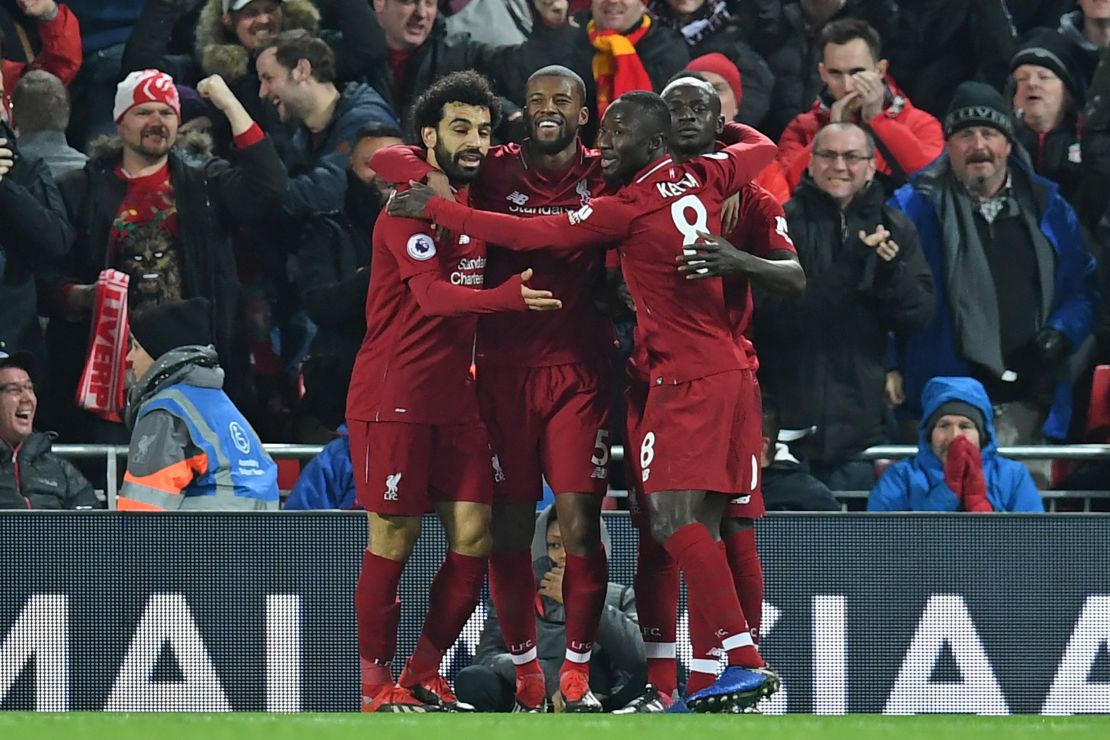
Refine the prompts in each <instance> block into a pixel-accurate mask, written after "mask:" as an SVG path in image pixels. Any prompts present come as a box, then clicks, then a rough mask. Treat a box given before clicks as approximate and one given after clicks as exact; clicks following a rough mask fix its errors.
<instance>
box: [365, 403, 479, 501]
mask: <svg viewBox="0 0 1110 740" xmlns="http://www.w3.org/2000/svg"><path fill="white" fill-rule="evenodd" d="M347 430H348V432H349V433H350V443H351V463H352V465H353V466H354V479H355V492H356V493H357V498H358V504H359V506H361V507H362V508H363V509H365V510H366V511H372V512H374V513H375V514H386V515H393V516H421V515H422V514H426V513H428V512H430V511H432V507H433V505H434V504H437V503H440V502H445V501H472V502H474V503H479V504H487V505H488V504H491V503H492V502H493V470H492V467H491V464H490V460H491V458H492V453H491V451H490V446H489V437H488V436H487V434H486V429H485V427H484V426H483V425H482V424H481V422H474V423H471V424H445V425H431V424H404V423H401V422H394V421H356V420H348V421H347Z"/></svg>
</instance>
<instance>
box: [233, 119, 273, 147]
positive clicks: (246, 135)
mask: <svg viewBox="0 0 1110 740" xmlns="http://www.w3.org/2000/svg"><path fill="white" fill-rule="evenodd" d="M264 138H266V134H264V133H262V129H261V128H259V126H258V124H257V123H252V124H251V127H250V128H249V129H247V130H246V131H244V132H243V133H241V134H236V136H235V148H236V149H246V148H247V147H249V146H254V145H255V144H257V143H258V142H260V141H262V140H263V139H264Z"/></svg>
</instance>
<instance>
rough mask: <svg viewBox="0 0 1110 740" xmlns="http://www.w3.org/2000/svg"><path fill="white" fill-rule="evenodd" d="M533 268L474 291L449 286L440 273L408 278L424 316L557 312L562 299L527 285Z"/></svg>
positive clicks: (410, 288)
mask: <svg viewBox="0 0 1110 740" xmlns="http://www.w3.org/2000/svg"><path fill="white" fill-rule="evenodd" d="M531 277H532V270H531V269H528V270H525V271H524V272H522V273H521V274H519V275H514V276H513V277H511V278H509V279H508V280H506V281H505V282H504V283H502V284H501V285H498V286H497V287H496V288H491V289H489V290H475V289H474V288H466V287H463V286H461V285H452V284H451V283H449V282H448V281H446V280H444V279H443V277H442V276H441V275H438V274H436V273H434V272H424V273H421V274H419V275H415V276H414V277H412V278H410V279H409V282H408V285H409V290H411V291H412V294H413V297H414V298H416V302H417V303H418V304H419V305H420V310H421V311H423V312H424V314H425V315H427V316H464V315H466V314H485V313H507V312H510V311H558V310H559V309H560V308H562V307H563V302H562V301H560V300H559V299H558V298H555V297H554V296H553V295H552V294H551V291H548V290H536V289H534V288H530V287H529V286H528V284H527V283H528V280H530V279H531Z"/></svg>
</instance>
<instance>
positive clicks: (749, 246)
mask: <svg viewBox="0 0 1110 740" xmlns="http://www.w3.org/2000/svg"><path fill="white" fill-rule="evenodd" d="M663 99H664V101H666V103H667V106H668V108H669V109H670V113H671V124H672V127H673V131H672V136H671V153H672V156H673V157H674V158H675V159H676V160H678V161H686V160H688V159H690V158H691V157H696V156H698V155H699V154H703V153H705V152H709V151H713V150H714V148H715V147H716V145H717V142H716V137H717V135H718V134H719V132H720V130H721V118H720V101H719V99H718V98H717V97H716V95H715V94H714V93H713V91H712V90H710V89H707V88H706V87H705V86H704V85H702V84H700V81H698V80H696V79H690V78H684V77H682V76H681V75H678V76H676V79H674V80H673V81H672V82H671V83H670V84H668V85H667V87H666V88H665V89H664V90H663ZM727 236H728V238H727V239H724V238H722V237H719V236H712V235H709V234H704V235H702V236H701V238H700V239H699V240H698V243H696V244H695V245H694V247H693V249H687V250H686V252H687V254H684V255H683V257H682V258H681V260H682V264H681V265H680V266H679V268H678V269H679V270H680V271H682V272H683V273H684V274H685V275H686V277H687V279H691V280H708V279H712V278H715V277H722V278H724V288H725V302H726V304H727V306H728V308H729V313H730V319H731V321H732V327H733V336H734V338H735V341H736V343H737V344H738V346H740V347H741V348H742V349H743V350H744V352H745V354H746V356H747V357H748V358H749V360H750V363H751V364H750V371H749V372H744V373H740V374H737V375H738V381H739V388H738V392H739V394H740V396H741V399H742V401H741V403H742V406H743V408H744V410H745V411H744V414H743V418H742V426H741V431H740V433H739V434H738V435H737V437H736V438H735V439H733V440H732V443H733V445H734V447H735V450H736V452H737V453H738V454H737V457H738V459H740V460H741V461H744V460H748V461H751V463H752V464H751V465H750V466H749V469H748V471H747V474H746V481H747V483H748V487H747V490H746V491H745V492H744V493H743V494H742V495H741V496H738V497H736V498H734V499H733V500H732V502H730V504H729V507H728V510H727V511H726V512H725V519H724V521H722V522H720V524H719V527H717V529H716V530H714V531H718V530H719V531H720V534H721V539H722V540H723V541H724V543H725V544H726V548H725V550H726V554H727V556H728V561H729V569H730V571H731V573H732V578H733V582H734V583H735V585H736V591H737V595H738V597H739V599H740V604H741V607H742V610H743V612H744V616H745V618H746V619H747V621H748V623H749V627H750V628H751V635H752V638H753V641H755V642H757V643H758V634H759V633H758V630H759V623H760V619H761V611H762V599H763V579H762V569H761V565H760V561H759V555H758V552H757V551H756V549H755V536H754V529H753V527H752V520H753V519H755V518H758V517H759V516H761V515H762V513H763V501H762V496H761V493H760V490H759V466H758V462H757V461H758V459H759V458H758V456H759V454H760V452H761V436H762V430H761V416H762V414H761V403H760V392H759V385H758V383H756V381H755V376H754V372H755V370H756V369H757V365H758V360H757V358H756V355H755V350H754V348H753V347H752V344H751V342H750V341H749V340H748V338H747V336H745V335H746V333H747V332H748V330H749V328H750V323H751V316H752V296H751V285H752V284H757V285H760V286H761V287H763V288H765V289H768V290H771V291H775V292H784V293H797V292H800V291H801V290H802V289H803V288H804V285H805V276H804V274H803V273H802V270H801V265H800V264H799V263H798V259H797V255H796V253H795V250H794V246H793V244H792V242H791V241H790V237H789V234H788V232H787V228H786V220H785V218H784V217H783V209H782V206H780V205H779V204H778V202H777V201H776V200H775V198H774V197H773V196H772V195H771V194H770V193H769V192H767V191H766V190H764V189H763V188H761V187H759V186H758V185H756V184H755V183H748V184H747V185H745V186H744V187H743V188H741V190H740V192H739V193H738V217H737V219H736V226H735V227H734V228H732V230H731V233H729V234H728V235H727ZM734 244H735V245H736V246H733V245H734ZM741 250H743V251H741ZM643 364H644V361H643V358H642V355H637V356H634V357H633V358H632V360H630V361H629V373H628V374H629V391H628V419H627V425H628V430H629V433H628V439H629V440H630V442H631V443H632V449H633V450H635V449H636V447H637V444H638V443H637V441H636V440H639V439H640V438H641V437H642V436H643V433H642V431H638V430H640V429H641V427H640V418H641V415H642V410H643V403H644V402H645V401H646V389H647V383H646V381H647V379H646V377H645V376H644V374H643V373H642V372H641V371H640V370H639V368H640V367H642V366H643ZM639 446H640V447H641V450H640V452H641V454H640V455H637V454H631V455H628V456H627V457H626V459H625V460H626V462H625V464H626V466H627V467H628V468H629V470H630V472H629V476H628V477H629V480H630V483H629V488H630V492H629V494H630V495H629V505H630V508H631V509H632V511H633V521H634V523H635V524H636V526H637V528H638V530H639V547H638V551H637V563H636V578H635V585H636V587H637V592H638V593H640V594H641V595H640V596H639V597H638V598H637V611H638V613H639V616H640V629H641V632H642V633H643V636H644V647H645V651H646V653H647V656H648V681H649V686H648V687H647V690H646V691H645V692H644V694H643V695H642V696H640V697H637V698H636V699H635V700H633V701H632V702H631V703H630V704H629V705H628V706H627V707H625V708H624V709H622V710H620V712H621V713H631V712H661V711H664V710H665V709H666V708H667V707H669V706H670V705H671V704H672V703H673V701H674V699H673V697H674V695H675V690H676V687H677V675H676V661H675V655H676V645H675V640H676V632H677V615H676V606H677V604H678V595H679V578H678V569H677V567H676V564H675V563H674V561H673V559H672V558H671V557H670V555H668V553H667V551H666V549H665V548H663V547H661V546H659V545H658V544H657V543H656V542H655V541H654V540H653V539H652V537H651V533H650V521H649V516H648V511H647V508H646V502H644V504H645V505H642V506H641V505H640V499H641V497H640V496H639V495H638V491H637V488H638V486H639V483H638V481H639V479H640V477H641V475H640V470H639V467H638V466H639V464H640V462H641V461H642V459H645V458H646V457H647V455H646V454H644V453H646V452H647V450H646V449H642V448H643V444H642V443H639ZM653 446H654V445H653ZM702 521H703V523H705V524H706V525H707V526H710V527H711V528H712V527H714V526H715V525H717V522H716V521H715V520H713V521H706V520H705V519H703V520H702ZM690 637H691V642H692V643H693V648H694V660H693V661H691V664H690V668H691V671H690V677H689V679H688V680H687V684H686V691H687V693H688V694H696V693H697V692H698V691H700V690H702V689H704V688H706V687H707V686H709V685H711V684H712V683H713V680H714V679H715V678H716V675H717V667H718V661H717V658H716V657H715V656H716V652H715V651H716V650H717V649H719V648H720V644H719V641H718V639H717V637H716V635H714V634H713V632H712V630H711V628H710V627H709V626H708V625H707V624H705V623H704V621H703V620H701V619H699V618H698V616H697V613H696V612H695V611H691V619H690ZM776 687H777V681H776V680H773V681H772V682H771V683H770V684H769V685H768V686H766V688H765V692H768V693H769V692H770V691H772V690H773V689H775V688H776Z"/></svg>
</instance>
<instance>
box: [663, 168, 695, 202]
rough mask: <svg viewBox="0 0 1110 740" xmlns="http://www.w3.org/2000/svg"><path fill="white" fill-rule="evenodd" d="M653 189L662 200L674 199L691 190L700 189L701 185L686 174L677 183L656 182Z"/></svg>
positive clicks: (691, 175)
mask: <svg viewBox="0 0 1110 740" xmlns="http://www.w3.org/2000/svg"><path fill="white" fill-rule="evenodd" d="M655 187H656V188H657V189H658V190H659V194H660V195H662V196H663V197H664V198H675V197H678V196H679V195H683V194H685V193H686V191H687V190H690V189H691V188H700V187H701V183H699V182H698V181H697V179H696V178H695V177H694V176H693V174H691V173H689V172H687V173H686V174H685V175H683V176H682V179H681V180H679V181H678V182H657V183H655Z"/></svg>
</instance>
